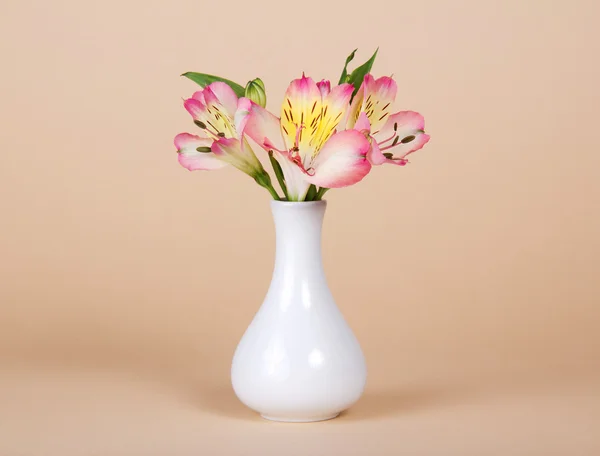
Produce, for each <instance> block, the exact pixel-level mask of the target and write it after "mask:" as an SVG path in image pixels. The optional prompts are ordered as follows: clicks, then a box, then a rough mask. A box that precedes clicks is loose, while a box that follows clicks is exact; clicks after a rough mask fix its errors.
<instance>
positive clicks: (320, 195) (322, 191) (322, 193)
mask: <svg viewBox="0 0 600 456" xmlns="http://www.w3.org/2000/svg"><path fill="white" fill-rule="evenodd" d="M327 190H329V189H328V188H325V187H321V188H320V189H319V191H318V192H317V195H316V196H315V201H321V198H323V195H325V193H327Z"/></svg>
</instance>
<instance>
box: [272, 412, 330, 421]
mask: <svg viewBox="0 0 600 456" xmlns="http://www.w3.org/2000/svg"><path fill="white" fill-rule="evenodd" d="M339 414H340V413H339V412H338V413H334V414H333V415H323V416H314V417H310V418H292V417H286V416H271V415H260V416H262V417H263V418H264V419H265V420H269V421H279V422H281V423H315V422H317V421H327V420H332V419H334V418H336V417H337V416H338V415H339Z"/></svg>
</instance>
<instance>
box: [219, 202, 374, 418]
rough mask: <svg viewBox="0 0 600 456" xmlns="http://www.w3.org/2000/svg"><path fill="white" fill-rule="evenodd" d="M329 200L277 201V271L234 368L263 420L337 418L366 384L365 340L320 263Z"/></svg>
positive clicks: (244, 396) (239, 388)
mask: <svg viewBox="0 0 600 456" xmlns="http://www.w3.org/2000/svg"><path fill="white" fill-rule="evenodd" d="M326 204H327V203H326V202H325V201H314V202H298V203H294V202H284V201H272V202H271V208H272V212H273V217H274V220H275V231H276V255H275V269H274V272H273V278H272V280H271V285H270V287H269V291H268V292H267V295H266V297H265V300H264V302H263V304H262V306H261V307H260V309H259V310H258V312H257V314H256V315H255V317H254V319H253V320H252V322H251V324H250V326H249V327H248V329H247V330H246V332H245V334H244V336H243V337H242V340H241V341H240V343H239V345H238V347H237V349H236V351H235V355H234V358H233V363H232V366H231V380H232V384H233V389H234V391H235V393H236V395H237V396H238V398H239V399H240V400H241V401H242V402H243V403H244V404H245V405H247V406H248V407H250V408H251V409H253V410H255V411H257V412H258V413H260V414H261V415H262V416H263V417H264V418H267V419H270V420H276V421H288V422H309V421H322V420H326V419H330V418H334V417H336V416H337V415H338V414H339V413H340V412H341V411H342V410H345V409H347V408H348V407H350V406H351V405H352V404H353V403H354V402H356V401H357V400H358V398H359V397H360V395H361V394H362V392H363V389H364V386H365V382H366V375H367V371H366V365H365V360H364V356H363V353H362V351H361V348H360V345H359V344H358V341H357V340H356V337H355V336H354V334H353V333H352V330H351V329H350V327H349V326H348V324H347V323H346V321H345V320H344V317H343V316H342V314H341V312H340V311H339V309H338V307H337V306H336V304H335V301H334V300H333V297H332V295H331V292H330V291H329V288H328V286H327V281H326V279H325V274H324V272H323V265H322V262H321V226H322V222H323V216H324V214H325V208H326Z"/></svg>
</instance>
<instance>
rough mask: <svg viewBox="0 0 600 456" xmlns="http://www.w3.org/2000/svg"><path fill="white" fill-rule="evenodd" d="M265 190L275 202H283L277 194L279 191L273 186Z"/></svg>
mask: <svg viewBox="0 0 600 456" xmlns="http://www.w3.org/2000/svg"><path fill="white" fill-rule="evenodd" d="M265 188H266V189H267V190H268V191H269V193H270V194H271V196H272V197H273V199H274V200H275V201H280V200H281V198H279V195H278V194H277V191H276V190H275V189H274V188H273V186H272V185H269V186H268V187H265Z"/></svg>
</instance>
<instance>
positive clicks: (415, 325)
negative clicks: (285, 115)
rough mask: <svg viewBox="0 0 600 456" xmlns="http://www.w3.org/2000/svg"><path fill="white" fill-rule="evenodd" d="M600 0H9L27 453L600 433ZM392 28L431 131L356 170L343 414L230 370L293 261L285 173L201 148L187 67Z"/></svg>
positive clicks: (489, 443) (382, 42) (337, 258)
mask: <svg viewBox="0 0 600 456" xmlns="http://www.w3.org/2000/svg"><path fill="white" fill-rule="evenodd" d="M599 19H600V7H599V6H598V2H596V1H594V0H589V1H584V0H571V1H552V2H551V1H542V0H528V1H522V0H508V1H500V0H497V1H495V2H490V1H481V0H457V1H452V2H450V1H443V0H424V1H420V2H407V1H393V2H392V1H389V2H384V1H381V0H375V1H368V2H364V3H363V2H337V1H328V2H327V1H322V0H319V1H313V0H307V1H302V2H279V1H263V2H261V1H253V2H249V3H248V4H246V3H245V2H241V1H233V2H231V1H230V2H217V1H214V2H212V3H208V2H204V1H201V0H194V1H182V0H174V1H168V2H166V1H152V0H120V1H115V0H106V1H94V2H92V1H82V0H80V1H75V0H53V1H51V2H49V1H48V2H46V1H41V0H37V1H31V2H25V1H17V0H3V1H2V2H1V4H0V65H1V68H2V70H1V71H0V90H1V92H2V96H1V102H0V126H1V127H0V131H1V136H0V150H1V151H2V154H1V155H0V190H1V193H0V211H1V222H2V223H1V232H0V233H1V237H0V254H1V260H0V274H1V275H0V277H1V287H0V301H1V307H0V324H1V333H0V360H1V363H0V365H1V370H0V456H32V455H36V456H37V455H43V456H53V455H59V456H69V455H77V456H80V455H81V456H83V455H99V456H113V455H115V456H116V455H124V456H125V455H126V456H134V455H144V456H146V455H161V456H179V455H200V454H206V455H211V456H212V455H220V454H224V455H225V454H226V455H259V454H260V455H271V454H285V455H286V456H294V455H303V456H308V455H325V454H327V455H329V454H342V453H343V454H348V455H365V454H377V455H388V454H389V455H399V454H407V455H455V454H456V455H461V456H464V455H496V454H498V455H508V454H510V455H511V456H514V455H554V454H556V455H570V456H573V455H594V454H599V453H600V437H599V436H598V423H599V422H600V366H599V361H600V332H599V329H598V328H599V324H600V310H599V306H598V304H599V301H600V285H599V283H598V266H599V262H598V257H599V255H600V240H599V236H598V233H599V232H600V213H599V209H600V207H599V201H600V184H599V179H598V177H599V165H600V158H599V157H600V154H599V147H598V139H597V138H598V136H597V134H598V124H599V120H600V116H599V114H598V105H599V102H600V89H599V88H598V81H599V80H600V62H599V56H600V31H599V29H598V24H597V23H598V20H599ZM357 46H358V47H359V48H360V51H359V60H364V59H366V58H367V57H368V56H369V55H370V53H371V52H372V51H373V50H374V49H375V48H376V47H377V46H380V55H379V58H378V60H377V62H376V66H375V72H376V74H379V75H383V74H391V73H393V74H394V75H395V77H396V79H397V81H398V84H399V96H398V100H397V104H396V106H397V108H398V109H414V110H418V111H420V112H421V113H423V114H424V115H425V118H426V126H427V130H428V132H429V133H430V134H431V135H432V140H431V142H430V144H428V145H427V146H426V148H425V149H424V150H422V151H421V152H419V153H418V154H415V156H414V160H413V163H412V165H410V166H408V167H406V168H404V169H398V168H395V167H381V168H378V169H376V170H374V172H373V173H372V174H371V175H369V176H368V177H367V179H365V180H364V181H363V182H362V183H360V184H359V185H357V186H355V187H353V188H349V189H345V190H339V191H331V192H330V193H329V194H328V200H329V203H330V204H329V208H328V213H327V215H326V223H325V229H324V230H325V231H324V257H325V263H326V270H327V275H328V279H329V282H330V286H331V288H332V291H333V292H334V295H335V296H336V298H337V301H338V304H339V306H340V307H341V309H342V310H343V312H344V314H345V315H346V317H347V319H348V321H349V322H350V324H351V325H352V327H353V328H354V330H355V332H356V334H357V336H358V337H359V339H360V341H361V343H362V346H363V349H364V351H365V354H366V356H367V359H368V364H369V375H370V376H369V385H368V388H367V391H366V394H365V396H364V399H363V400H362V401H361V402H360V403H359V404H358V405H357V406H356V407H355V408H354V409H352V410H351V411H350V412H349V413H347V414H346V415H344V416H342V417H341V418H339V419H337V420H334V421H331V422H328V423H322V424H317V425H302V426H299V425H291V426H290V425H278V424H270V423H266V422H262V421H260V419H259V418H257V417H255V416H254V415H253V414H252V413H251V412H250V411H248V410H246V409H245V408H244V407H243V406H242V405H241V404H239V403H238V402H237V401H236V399H235V397H234V396H233V393H232V392H231V390H230V388H229V383H228V382H229V364H230V360H231V356H232V353H233V350H234V348H235V346H236V344H237V342H238V340H239V338H240V337H241V335H242V333H243V331H244V329H245V327H246V325H247V324H248V323H249V322H250V320H251V318H252V316H253V314H254V312H255V311H256V309H257V308H258V306H259V304H260V302H261V300H262V298H263V296H264V293H265V291H266V288H267V286H268V283H269V280H270V274H271V269H272V260H273V228H272V225H271V219H270V214H269V207H268V194H267V193H266V192H265V191H264V190H263V189H261V188H259V187H258V186H256V185H255V184H254V183H253V182H252V181H251V180H250V179H248V178H247V177H246V176H244V175H242V174H241V173H239V172H236V171H235V170H223V171H218V172H214V173H199V172H197V173H189V172H187V171H186V170H184V169H183V168H181V167H179V165H178V164H177V161H176V154H175V151H174V147H173V145H172V138H173V136H174V135H175V134H177V133H179V132H181V131H193V129H194V127H193V125H192V124H191V122H190V119H189V117H188V114H187V113H186V112H185V110H184V109H183V107H182V104H181V97H185V96H188V95H189V94H191V93H192V92H193V91H194V89H195V86H194V84H193V83H191V82H190V81H187V80H184V79H183V78H179V76H178V75H179V74H180V73H182V72H184V71H190V70H195V71H206V72H212V73H216V74H219V75H223V76H227V77H229V78H231V79H234V80H237V81H240V82H245V81H246V80H248V79H250V78H253V77H256V76H260V77H262V78H263V79H264V81H265V83H266V85H267V88H268V91H269V92H268V93H269V97H270V98H269V105H270V107H271V108H272V109H273V110H275V111H277V110H278V105H279V103H280V101H281V96H282V94H283V91H284V90H285V88H286V86H287V84H288V83H289V81H290V80H291V79H293V78H295V77H297V76H298V75H299V74H300V72H301V71H302V70H304V71H306V72H307V74H309V75H312V76H313V77H315V78H322V77H328V78H331V79H336V78H337V77H338V75H339V72H340V70H341V65H342V63H343V60H344V58H345V56H346V55H347V54H348V53H349V51H351V50H352V49H353V48H354V47H357Z"/></svg>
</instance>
